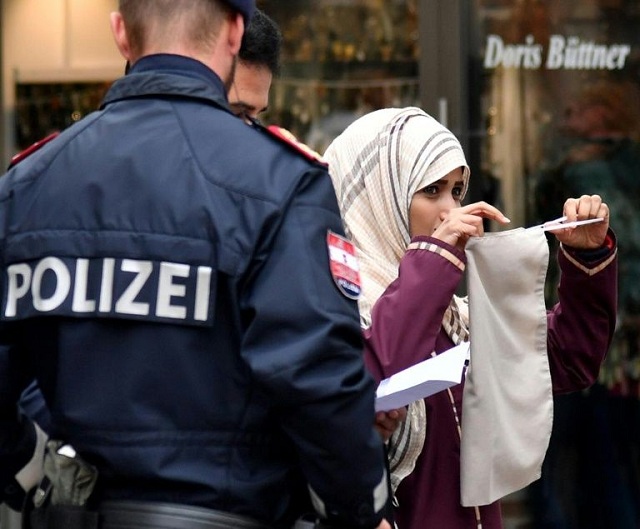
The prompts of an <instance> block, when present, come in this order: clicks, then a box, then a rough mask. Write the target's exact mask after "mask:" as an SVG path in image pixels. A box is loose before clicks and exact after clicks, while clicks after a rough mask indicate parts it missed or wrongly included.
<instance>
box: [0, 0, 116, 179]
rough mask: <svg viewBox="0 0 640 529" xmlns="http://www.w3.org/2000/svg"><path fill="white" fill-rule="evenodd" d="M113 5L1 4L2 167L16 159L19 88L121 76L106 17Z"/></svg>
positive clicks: (5, 0)
mask: <svg viewBox="0 0 640 529" xmlns="http://www.w3.org/2000/svg"><path fill="white" fill-rule="evenodd" d="M116 8H117V0H91V1H87V0H0V10H1V13H0V36H1V37H0V38H1V39H2V42H1V43H0V53H1V55H0V64H1V65H2V75H0V81H1V82H2V88H1V89H0V95H1V96H2V97H1V99H2V101H1V103H2V107H1V108H2V113H1V116H2V123H1V124H0V127H2V129H3V130H2V133H1V134H0V140H2V144H0V161H2V162H3V163H4V166H6V164H7V163H8V160H9V159H10V157H11V156H12V155H13V154H14V153H15V141H14V133H13V128H14V117H15V85H16V83H17V82H34V83H37V82H64V81H103V80H110V79H114V78H115V77H117V76H118V75H120V74H121V73H122V69H123V64H124V61H123V59H122V57H121V56H120V54H119V53H118V51H117V49H116V46H115V44H114V43H113V40H112V37H111V30H110V27H109V13H110V12H111V11H114V10H115V9H116Z"/></svg>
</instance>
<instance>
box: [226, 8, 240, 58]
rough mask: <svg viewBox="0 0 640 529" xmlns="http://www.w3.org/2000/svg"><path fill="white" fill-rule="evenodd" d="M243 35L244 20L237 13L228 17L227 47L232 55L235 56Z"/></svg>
mask: <svg viewBox="0 0 640 529" xmlns="http://www.w3.org/2000/svg"><path fill="white" fill-rule="evenodd" d="M243 34H244V18H243V17H242V15H241V14H239V13H234V14H233V15H229V32H228V34H227V45H228V46H229V51H231V53H232V54H233V55H237V54H238V52H239V51H240V45H241V44H242V35H243Z"/></svg>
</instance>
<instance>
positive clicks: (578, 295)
mask: <svg viewBox="0 0 640 529" xmlns="http://www.w3.org/2000/svg"><path fill="white" fill-rule="evenodd" d="M610 236H611V237H613V234H612V233H611V232H610ZM610 240H612V241H613V245H612V248H610V249H609V250H608V251H604V252H603V253H604V255H602V256H600V257H598V258H596V259H595V260H592V259H586V258H585V254H584V253H583V252H579V251H575V250H572V249H569V248H563V247H561V248H560V250H559V253H558V261H559V264H560V269H561V271H562V275H561V279H560V284H559V286H558V299H559V301H558V303H557V304H556V305H555V306H554V307H553V308H552V310H551V311H549V313H548V317H547V323H548V337H547V348H548V354H549V365H550V369H551V380H552V382H553V390H554V392H555V393H566V392H570V391H579V390H581V389H585V388H587V387H589V386H590V385H592V384H593V383H594V382H595V380H596V379H597V377H598V373H599V371H600V366H601V365H602V361H603V360H604V357H605V355H606V353H607V350H608V348H609V345H610V344H611V339H612V336H613V331H614V329H615V324H616V315H617V278H618V270H617V248H616V247H615V240H614V239H613V238H611V239H610Z"/></svg>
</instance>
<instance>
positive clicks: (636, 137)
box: [469, 0, 640, 529]
mask: <svg viewBox="0 0 640 529" xmlns="http://www.w3.org/2000/svg"><path fill="white" fill-rule="evenodd" d="M472 5H473V9H472V17H471V24H470V27H471V28H472V34H473V39H472V43H471V46H470V50H471V51H470V53H471V57H470V59H471V61H470V64H471V65H472V68H471V72H472V75H471V84H470V87H469V101H470V108H471V109H472V112H471V115H470V128H471V131H472V134H471V135H470V137H471V138H472V141H471V147H470V152H471V153H472V156H473V158H472V162H473V165H474V166H475V171H476V174H478V172H479V173H480V174H481V175H482V176H483V180H484V181H485V183H486V182H491V183H492V185H496V186H497V187H499V189H500V193H499V195H497V196H498V197H499V198H498V201H499V202H500V205H501V206H502V207H503V209H504V211H505V213H506V214H507V216H508V217H510V218H511V219H512V220H514V222H515V224H516V225H523V224H537V223H539V222H543V221H545V220H550V219H553V218H556V217H558V216H560V214H561V213H562V207H563V203H564V200H565V199H566V198H569V197H578V196H580V195H581V194H595V193H597V194H600V195H601V196H602V197H603V198H604V199H605V201H606V202H607V203H608V205H609V207H610V215H611V226H612V227H613V229H614V230H615V232H616V235H617V237H618V252H619V290H618V292H619V296H618V298H619V299H618V310H619V314H618V316H619V317H618V325H617V328H616V330H615V333H614V338H613V344H612V346H611V348H610V350H609V352H608V355H607V359H606V361H605V364H604V366H603V367H602V370H601V372H600V377H599V379H598V381H597V382H596V384H594V385H593V386H592V387H591V388H590V389H589V390H587V391H585V392H583V393H579V394H573V395H567V396H557V397H556V401H555V402H556V410H555V422H554V430H553V435H552V441H551V445H550V447H549V451H548V454H547V459H546V460H545V466H544V467H543V472H542V479H541V480H540V481H539V482H536V483H534V484H533V485H532V487H531V488H530V490H529V496H528V497H529V499H530V501H531V505H532V508H531V513H532V516H533V525H532V526H533V527H558V528H560V527H562V528H564V529H596V528H603V527H612V528H613V527H615V528H616V529H636V528H637V527H640V280H639V278H640V208H639V205H640V144H639V143H638V142H639V141H640V33H639V32H638V27H639V23H640V2H639V1H637V0H633V1H632V0H546V1H545V0H519V1H515V0H475V1H474V2H473V3H472ZM549 242H550V244H551V246H552V252H551V259H550V263H549V271H548V273H547V301H548V303H549V304H552V303H554V302H555V301H556V298H555V293H556V286H557V283H558V282H559V281H560V277H559V271H558V267H557V264H556V260H555V250H556V246H555V237H553V236H552V235H550V236H549Z"/></svg>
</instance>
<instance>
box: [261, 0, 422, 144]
mask: <svg viewBox="0 0 640 529" xmlns="http://www.w3.org/2000/svg"><path fill="white" fill-rule="evenodd" d="M416 4H417V1H416V0H355V1H345V0H291V1H287V2H279V1H275V0H263V1H258V6H259V7H260V8H261V9H263V10H264V11H265V12H266V13H267V14H268V15H269V16H271V17H272V18H273V19H274V20H275V21H276V22H277V23H278V25H279V26H280V28H281V30H282V33H283V36H284V44H283V54H282V72H281V75H280V76H279V77H278V78H277V79H276V80H275V81H274V83H273V87H272V92H271V102H270V107H269V113H268V114H267V115H266V116H265V117H264V119H265V121H268V122H270V123H276V124H278V125H280V126H283V127H285V128H288V129H289V130H291V131H292V132H293V133H294V134H295V135H296V136H298V138H300V139H301V140H303V141H305V142H306V143H308V144H309V145H310V146H311V147H312V148H314V149H316V150H318V151H320V152H322V151H324V149H325V148H326V146H327V145H328V143H329V142H330V141H331V140H332V139H333V138H334V137H335V136H337V135H338V134H339V133H340V132H342V130H344V128H345V127H346V126H347V125H348V124H349V123H351V122H352V121H353V120H354V119H355V118H356V117H358V116H360V115H362V114H364V113H366V112H368V111H370V110H374V109H377V108H383V107H389V106H407V105H418V104H419V87H418V84H419V82H418V53H419V47H418V20H417V5H416Z"/></svg>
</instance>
